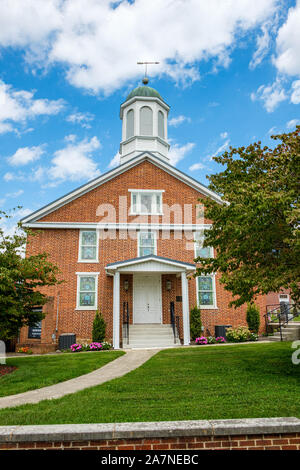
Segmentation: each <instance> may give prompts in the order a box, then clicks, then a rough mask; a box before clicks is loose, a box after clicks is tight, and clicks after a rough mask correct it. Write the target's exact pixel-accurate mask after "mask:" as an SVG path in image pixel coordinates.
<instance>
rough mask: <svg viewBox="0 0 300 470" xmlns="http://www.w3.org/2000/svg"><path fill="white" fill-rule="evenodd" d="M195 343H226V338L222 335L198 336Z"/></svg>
mask: <svg viewBox="0 0 300 470" xmlns="http://www.w3.org/2000/svg"><path fill="white" fill-rule="evenodd" d="M195 343H196V344H216V343H226V339H225V338H224V337H223V336H217V337H216V338H215V337H214V336H208V338H206V337H205V336H200V337H199V338H196V339H195Z"/></svg>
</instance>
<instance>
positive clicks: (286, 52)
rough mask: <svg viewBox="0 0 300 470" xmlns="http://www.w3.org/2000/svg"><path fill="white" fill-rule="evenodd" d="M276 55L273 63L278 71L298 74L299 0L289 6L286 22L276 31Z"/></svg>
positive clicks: (299, 56) (299, 42) (299, 38)
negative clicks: (292, 5) (292, 6)
mask: <svg viewBox="0 0 300 470" xmlns="http://www.w3.org/2000/svg"><path fill="white" fill-rule="evenodd" d="M276 46H277V56H276V58H275V59H274V63H275V65H276V67H277V69H278V71H279V72H281V73H284V74H287V75H291V76H295V75H296V76H297V75H298V76H299V75H300V54H299V50H300V0H297V3H296V5H295V7H294V8H290V9H289V12H288V17H287V20H286V22H285V23H284V24H283V25H282V26H281V28H280V29H279V31H278V35H277V39H276Z"/></svg>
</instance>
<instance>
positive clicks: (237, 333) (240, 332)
mask: <svg viewBox="0 0 300 470" xmlns="http://www.w3.org/2000/svg"><path fill="white" fill-rule="evenodd" d="M226 337H227V341H229V342H231V343H242V342H243V341H256V340H257V338H258V336H257V335H256V334H255V333H251V331H250V330H249V329H248V328H247V327H246V326H238V327H237V328H228V329H227V330H226Z"/></svg>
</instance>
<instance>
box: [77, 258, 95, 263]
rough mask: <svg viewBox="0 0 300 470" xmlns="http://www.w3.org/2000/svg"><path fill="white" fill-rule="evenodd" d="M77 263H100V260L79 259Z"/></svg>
mask: <svg viewBox="0 0 300 470" xmlns="http://www.w3.org/2000/svg"><path fill="white" fill-rule="evenodd" d="M77 263H99V261H98V260H91V259H79V260H77Z"/></svg>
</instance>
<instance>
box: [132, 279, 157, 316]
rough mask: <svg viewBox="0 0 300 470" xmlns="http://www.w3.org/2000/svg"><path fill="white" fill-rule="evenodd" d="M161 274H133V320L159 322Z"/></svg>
mask: <svg viewBox="0 0 300 470" xmlns="http://www.w3.org/2000/svg"><path fill="white" fill-rule="evenodd" d="M161 316H162V315H161V276H160V275H157V274H156V275H155V274H153V275H145V274H136V275H134V276H133V322H134V323H161V322H162V321H161Z"/></svg>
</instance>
